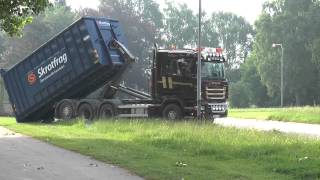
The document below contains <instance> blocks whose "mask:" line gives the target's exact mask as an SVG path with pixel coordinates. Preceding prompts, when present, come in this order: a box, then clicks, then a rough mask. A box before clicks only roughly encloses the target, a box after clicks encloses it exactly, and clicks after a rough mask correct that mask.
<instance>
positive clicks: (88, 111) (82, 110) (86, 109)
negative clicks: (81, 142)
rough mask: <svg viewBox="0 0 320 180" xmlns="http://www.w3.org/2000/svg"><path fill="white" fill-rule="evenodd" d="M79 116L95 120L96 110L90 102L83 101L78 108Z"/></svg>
mask: <svg viewBox="0 0 320 180" xmlns="http://www.w3.org/2000/svg"><path fill="white" fill-rule="evenodd" d="M78 117H80V118H83V119H85V120H90V121H91V120H93V119H94V111H93V108H92V106H91V105H90V104H88V103H83V104H80V106H79V108H78Z"/></svg>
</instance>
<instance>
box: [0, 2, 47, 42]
mask: <svg viewBox="0 0 320 180" xmlns="http://www.w3.org/2000/svg"><path fill="white" fill-rule="evenodd" d="M49 5H50V3H49V0H19V1H17V0H10V1H0V28H1V29H2V30H4V31H5V32H7V33H8V34H9V35H10V36H13V35H19V34H21V30H22V29H23V28H24V26H25V25H26V24H29V23H31V22H32V15H37V14H39V13H40V12H41V11H44V10H45V8H46V7H47V6H49Z"/></svg>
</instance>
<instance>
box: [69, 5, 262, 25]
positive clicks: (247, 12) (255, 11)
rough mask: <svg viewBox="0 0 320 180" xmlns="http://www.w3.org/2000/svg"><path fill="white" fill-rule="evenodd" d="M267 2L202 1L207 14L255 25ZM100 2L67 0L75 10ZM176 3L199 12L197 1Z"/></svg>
mask: <svg viewBox="0 0 320 180" xmlns="http://www.w3.org/2000/svg"><path fill="white" fill-rule="evenodd" d="M265 1H267V0H202V7H203V9H204V10H205V11H206V12H207V13H209V14H210V13H212V12H216V11H225V12H233V13H235V14H238V15H240V16H243V17H245V18H246V19H247V20H248V21H249V22H250V23H253V22H254V21H255V20H256V19H257V17H258V15H259V14H260V12H261V8H262V3H263V2H265ZM99 2H100V1H99V0H67V4H68V5H71V6H72V7H73V8H79V7H90V8H96V7H97V6H98V5H99ZM156 2H157V3H159V4H160V7H161V8H162V7H164V2H165V0H156ZM173 2H175V3H186V4H187V5H188V6H189V8H191V9H193V10H194V11H195V12H198V2H199V1H197V0H174V1H173Z"/></svg>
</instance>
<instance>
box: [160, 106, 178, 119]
mask: <svg viewBox="0 0 320 180" xmlns="http://www.w3.org/2000/svg"><path fill="white" fill-rule="evenodd" d="M162 117H163V118H165V119H169V120H178V119H181V118H182V110H181V108H180V106H178V105H177V104H168V105H166V106H165V107H164V109H163V111H162Z"/></svg>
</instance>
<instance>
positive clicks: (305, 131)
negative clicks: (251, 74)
mask: <svg viewBox="0 0 320 180" xmlns="http://www.w3.org/2000/svg"><path fill="white" fill-rule="evenodd" d="M214 123H216V124H219V125H221V126H227V127H230V126H232V127H237V128H249V129H256V130H263V131H272V130H277V131H280V132H283V133H293V134H300V135H308V136H314V137H320V125H318V124H306V123H295V122H281V121H267V120H255V119H239V118H230V117H228V118H218V119H215V120H214Z"/></svg>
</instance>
